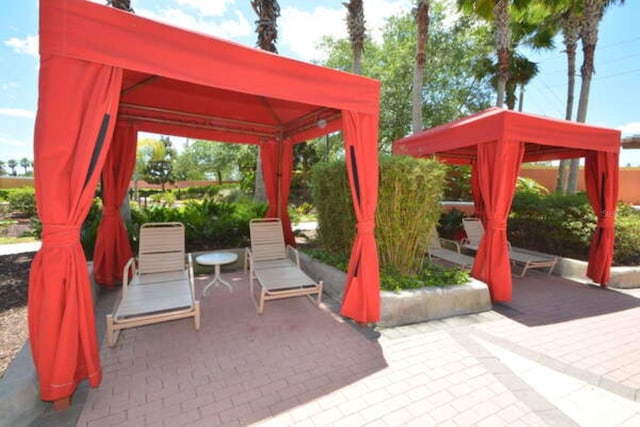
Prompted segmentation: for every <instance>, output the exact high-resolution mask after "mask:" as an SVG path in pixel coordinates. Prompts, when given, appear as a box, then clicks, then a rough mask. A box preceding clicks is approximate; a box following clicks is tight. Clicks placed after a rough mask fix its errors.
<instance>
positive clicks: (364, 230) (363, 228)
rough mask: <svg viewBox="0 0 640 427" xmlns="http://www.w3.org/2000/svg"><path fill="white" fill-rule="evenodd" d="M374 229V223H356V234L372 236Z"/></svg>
mask: <svg viewBox="0 0 640 427" xmlns="http://www.w3.org/2000/svg"><path fill="white" fill-rule="evenodd" d="M375 228H376V223H375V221H371V220H369V221H360V222H359V223H358V233H360V234H372V233H373V230H374V229H375Z"/></svg>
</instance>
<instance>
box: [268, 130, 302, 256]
mask: <svg viewBox="0 0 640 427" xmlns="http://www.w3.org/2000/svg"><path fill="white" fill-rule="evenodd" d="M260 160H261V161H262V173H263V175H264V186H265V191H266V193H267V199H268V202H269V207H268V208H267V213H266V215H265V218H277V217H278V216H279V217H280V220H281V221H282V231H283V233H284V240H285V242H286V243H287V244H289V245H291V246H295V244H296V241H295V237H294V235H293V230H292V229H291V220H290V219H289V212H288V210H287V205H288V203H289V191H290V186H291V174H292V170H293V144H292V143H291V140H290V139H285V140H284V141H281V142H280V143H278V142H277V141H269V142H265V143H262V144H260ZM278 188H279V191H278ZM278 195H280V198H279V199H278ZM278 204H280V206H281V209H280V215H278Z"/></svg>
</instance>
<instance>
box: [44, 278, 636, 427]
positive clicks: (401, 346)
mask: <svg viewBox="0 0 640 427" xmlns="http://www.w3.org/2000/svg"><path fill="white" fill-rule="evenodd" d="M225 279H226V280H228V281H230V282H232V283H233V284H234V292H233V293H230V292H229V291H228V289H226V288H215V289H212V292H211V293H210V295H209V296H207V297H204V298H201V304H202V310H203V313H202V326H201V330H200V331H199V332H196V331H194V330H193V326H192V325H193V323H192V322H191V321H189V320H180V321H174V322H169V323H164V324H158V325H153V326H147V327H142V328H137V329H129V330H126V331H125V332H124V333H123V334H122V335H121V337H120V340H119V341H118V344H117V346H116V347H115V348H109V347H108V346H106V343H104V342H103V344H102V347H101V361H102V364H103V367H104V379H103V382H102V384H101V385H100V387H99V388H97V389H90V390H89V391H88V394H87V398H86V401H85V402H84V404H83V405H82V411H81V414H80V416H79V419H78V425H79V426H83V427H97V426H182V425H184V426H217V425H229V426H240V425H249V424H257V425H265V426H267V425H268V426H289V425H292V426H293V425H295V426H299V425H302V426H322V425H331V426H341V425H342V426H360V425H371V426H395V425H415V426H432V425H443V426H447V425H451V426H470V425H478V426H500V425H505V426H506V425H509V426H512V425H522V426H546V425H553V426H572V425H594V426H607V425H608V426H634V425H640V403H639V401H640V351H639V350H640V348H639V347H640V327H639V326H638V325H640V299H638V298H636V296H640V292H636V291H632V292H630V293H629V294H623V293H619V292H616V291H611V290H604V289H600V288H597V287H593V286H586V285H581V284H576V283H574V282H569V281H567V280H564V279H560V278H556V277H547V276H546V275H544V274H538V273H537V272H534V273H531V274H529V275H528V276H527V277H526V278H524V279H519V278H514V299H513V302H511V303H509V304H499V305H496V308H495V310H494V311H490V312H486V313H481V314H477V315H471V316H464V317H457V318H451V319H445V320H440V321H434V322H427V323H422V324H417V325H409V326H404V327H398V328H389V329H383V330H381V331H378V332H374V331H371V330H361V329H359V328H357V327H355V326H353V325H352V324H350V323H348V322H345V321H343V320H342V319H341V318H340V317H339V316H337V315H336V314H334V313H333V312H332V310H330V309H329V308H328V307H327V306H325V307H323V308H321V309H317V308H315V307H314V306H313V305H312V304H311V303H310V302H309V301H308V300H307V299H305V298H295V299H289V300H281V301H273V302H268V303H267V305H266V307H265V312H264V314H263V315H261V316H258V315H257V314H256V312H255V309H254V307H253V304H252V302H251V301H250V299H249V295H248V284H247V278H246V276H244V275H243V274H242V273H241V272H236V273H229V274H226V275H225ZM205 283H207V277H203V278H199V279H198V290H199V292H198V295H200V290H201V289H202V286H203V285H204V284H205ZM634 294H635V296H634ZM112 299H113V295H110V296H108V297H103V298H101V301H100V304H99V308H100V307H101V309H102V310H105V309H106V310H108V309H109V308H110V304H111V301H108V300H112ZM105 307H106V308H105ZM98 321H99V322H104V318H103V317H99V318H98ZM50 420H51V419H49V421H50ZM41 424H42V425H44V423H43V421H42V419H41Z"/></svg>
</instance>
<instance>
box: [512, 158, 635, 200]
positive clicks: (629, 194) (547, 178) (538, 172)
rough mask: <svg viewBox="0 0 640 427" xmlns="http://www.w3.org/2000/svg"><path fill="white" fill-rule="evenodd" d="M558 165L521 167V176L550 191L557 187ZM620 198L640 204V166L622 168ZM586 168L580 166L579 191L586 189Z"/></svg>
mask: <svg viewBox="0 0 640 427" xmlns="http://www.w3.org/2000/svg"><path fill="white" fill-rule="evenodd" d="M557 173H558V168H557V167H553V166H551V167H539V166H536V167H530V166H524V167H522V168H520V176H523V177H527V178H532V179H535V180H536V181H538V182H539V183H540V184H542V185H543V186H545V187H546V188H547V189H548V190H549V191H554V190H555V188H556V176H557ZM619 187H620V188H619V192H618V200H622V201H625V202H627V203H632V204H634V205H640V168H620V185H619ZM584 189H585V187H584V169H583V168H580V173H579V174H578V191H584Z"/></svg>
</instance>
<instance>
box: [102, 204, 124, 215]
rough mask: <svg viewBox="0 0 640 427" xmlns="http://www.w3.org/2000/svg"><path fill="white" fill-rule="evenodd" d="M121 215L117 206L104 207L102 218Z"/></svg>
mask: <svg viewBox="0 0 640 427" xmlns="http://www.w3.org/2000/svg"><path fill="white" fill-rule="evenodd" d="M116 215H120V209H118V208H117V207H115V206H103V207H102V216H116Z"/></svg>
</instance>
